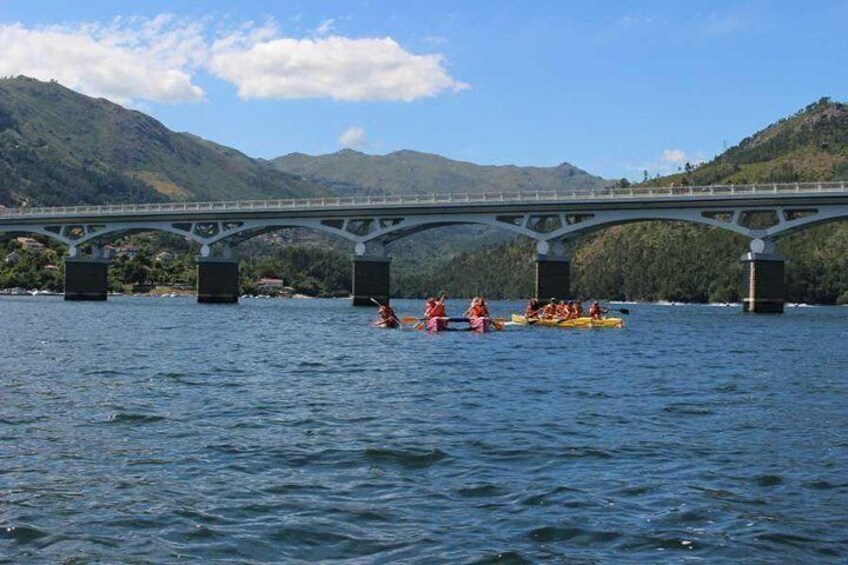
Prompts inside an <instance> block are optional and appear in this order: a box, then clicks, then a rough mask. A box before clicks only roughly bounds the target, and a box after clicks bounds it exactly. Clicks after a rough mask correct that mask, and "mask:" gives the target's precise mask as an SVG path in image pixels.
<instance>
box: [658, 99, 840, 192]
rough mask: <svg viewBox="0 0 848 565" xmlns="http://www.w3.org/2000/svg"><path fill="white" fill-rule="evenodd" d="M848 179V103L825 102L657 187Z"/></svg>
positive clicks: (661, 182) (746, 139)
mask: <svg viewBox="0 0 848 565" xmlns="http://www.w3.org/2000/svg"><path fill="white" fill-rule="evenodd" d="M832 180H848V104H842V103H838V102H833V101H831V100H830V99H829V98H822V99H820V100H819V101H818V102H815V103H813V104H810V105H809V106H807V107H806V108H804V109H803V110H800V111H799V112H796V113H795V114H794V115H793V116H791V117H789V118H784V119H782V120H780V121H778V122H776V123H774V124H772V125H770V126H768V127H767V128H765V129H764V130H762V131H760V132H758V133H756V134H754V135H752V136H751V137H747V138H745V139H743V140H742V141H741V142H740V143H739V144H738V145H736V146H735V147H731V148H730V149H728V150H727V151H725V152H724V153H722V154H721V155H719V156H718V157H716V158H715V159H714V160H712V161H710V162H709V163H706V164H704V165H701V166H699V167H696V168H693V169H691V170H690V171H689V172H683V173H681V174H677V175H671V176H667V177H664V178H661V179H656V180H655V181H653V182H652V184H660V185H668V184H672V183H675V184H678V185H679V184H690V185H709V184H731V183H732V184H748V183H759V182H802V181H832Z"/></svg>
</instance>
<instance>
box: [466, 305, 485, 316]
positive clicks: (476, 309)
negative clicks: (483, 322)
mask: <svg viewBox="0 0 848 565" xmlns="http://www.w3.org/2000/svg"><path fill="white" fill-rule="evenodd" d="M470 314H471V315H470V316H469V318H488V317H489V309H488V308H486V307H485V306H484V305H483V304H475V305H474V306H472V307H471V312H470Z"/></svg>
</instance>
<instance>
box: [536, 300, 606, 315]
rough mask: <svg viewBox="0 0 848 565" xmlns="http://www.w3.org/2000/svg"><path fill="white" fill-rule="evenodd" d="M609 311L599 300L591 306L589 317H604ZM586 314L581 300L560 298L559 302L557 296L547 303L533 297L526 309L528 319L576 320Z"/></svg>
mask: <svg viewBox="0 0 848 565" xmlns="http://www.w3.org/2000/svg"><path fill="white" fill-rule="evenodd" d="M608 311H609V309H608V308H603V307H602V306H601V305H600V304H599V303H598V301H597V300H595V301H593V302H592V305H591V306H589V313H588V314H589V317H590V318H592V319H593V320H600V319H602V318H603V317H604V316H605V315H606V313H607V312H608ZM585 316H586V313H585V311H584V310H583V303H582V302H581V301H580V300H568V301H566V300H560V301H559V302H557V300H556V299H555V298H551V299H550V301H548V302H547V303H546V304H543V303H542V302H541V301H539V299H538V298H531V299H530V301H529V302H528V303H527V308H525V309H524V317H525V318H528V319H533V318H535V319H539V320H553V319H557V320H575V319H577V318H583V317H585Z"/></svg>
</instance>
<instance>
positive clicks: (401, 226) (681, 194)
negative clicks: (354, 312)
mask: <svg viewBox="0 0 848 565" xmlns="http://www.w3.org/2000/svg"><path fill="white" fill-rule="evenodd" d="M846 217H848V190H846V183H844V182H835V183H791V184H758V185H735V186H734V185H714V186H685V187H662V188H647V187H644V188H643V187H639V188H633V187H630V188H606V189H602V190H590V191H579V192H508V193H479V194H429V195H391V196H363V197H341V198H336V197H331V198H311V199H297V200H260V201H249V200H248V201H228V202H201V203H185V202H169V203H159V204H118V205H111V206H70V207H60V208H0V236H2V235H3V234H7V235H8V234H19V233H20V234H36V235H40V236H44V237H47V238H50V239H53V240H56V241H59V242H61V243H63V244H65V245H66V246H67V248H68V257H67V258H66V261H65V298H66V299H67V300H105V299H106V292H107V284H106V273H107V268H108V259H106V258H104V257H103V255H102V253H101V250H100V244H101V243H102V242H103V240H104V238H107V237H115V236H120V235H122V234H129V233H136V232H142V231H162V232H168V233H172V234H176V235H179V236H182V237H185V238H186V239H188V240H191V241H195V242H197V243H198V244H199V245H200V256H199V257H198V258H197V261H198V263H197V266H198V283H197V296H198V301H199V302H224V303H227V302H229V303H232V302H237V301H238V261H237V259H236V258H235V257H234V253H233V247H234V246H235V245H237V244H238V243H239V242H241V241H244V240H247V239H249V238H251V237H255V236H257V235H259V234H262V233H266V232H270V231H274V230H278V229H282V228H292V227H300V228H309V229H312V230H316V231H319V232H323V233H327V234H331V235H334V236H337V237H340V238H343V239H346V240H348V241H351V242H352V243H353V244H354V257H353V304H354V305H362V304H370V299H371V298H375V299H377V300H379V301H381V302H387V301H388V300H389V262H390V258H389V256H388V253H387V250H386V246H387V245H388V244H389V243H391V242H392V241H395V240H397V239H400V238H402V237H405V236H408V235H410V234H413V233H417V232H420V231H423V230H427V229H432V228H437V227H440V226H447V225H457V224H477V225H486V226H493V227H497V228H500V229H503V230H507V231H510V232H513V233H517V234H520V235H523V236H526V237H529V238H532V239H534V240H535V241H536V257H535V260H536V296H539V297H544V298H547V297H557V298H562V297H565V296H567V295H568V293H569V286H570V257H569V255H568V252H567V250H566V245H565V242H566V241H567V240H570V239H573V238H577V237H579V236H581V235H584V234H587V233H590V232H593V231H596V230H599V229H603V228H606V227H609V226H613V225H619V224H626V223H631V222H640V221H655V220H666V221H688V222H694V223H698V224H704V225H708V226H713V227H717V228H721V229H725V230H730V231H733V232H736V233H739V234H742V235H744V236H746V237H747V238H749V240H750V244H749V249H748V251H747V253H745V254H744V255H743V256H742V258H741V260H742V261H743V263H744V264H745V285H744V288H745V289H746V296H745V297H744V299H743V309H744V311H746V312H782V311H783V301H784V290H783V289H784V282H783V265H784V260H783V258H782V257H780V256H778V255H777V254H776V252H775V241H776V240H777V239H779V238H780V237H782V236H784V235H786V234H789V233H792V232H793V231H796V230H800V229H803V228H805V227H808V226H812V225H816V224H821V223H824V222H828V221H833V220H837V219H842V218H846ZM82 248H86V249H89V248H90V249H91V252H90V253H89V254H88V255H85V256H83V255H82V253H81V252H80V250H81V249H82ZM693 260H696V259H695V258H694V257H693Z"/></svg>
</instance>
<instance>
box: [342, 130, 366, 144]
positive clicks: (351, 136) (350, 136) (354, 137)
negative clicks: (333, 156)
mask: <svg viewBox="0 0 848 565" xmlns="http://www.w3.org/2000/svg"><path fill="white" fill-rule="evenodd" d="M363 145H365V128H362V127H360V126H351V127H349V128H347V129H346V130H344V131H343V132H342V134H341V135H340V136H339V146H340V147H342V148H343V149H356V148H359V147H362V146H363Z"/></svg>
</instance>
